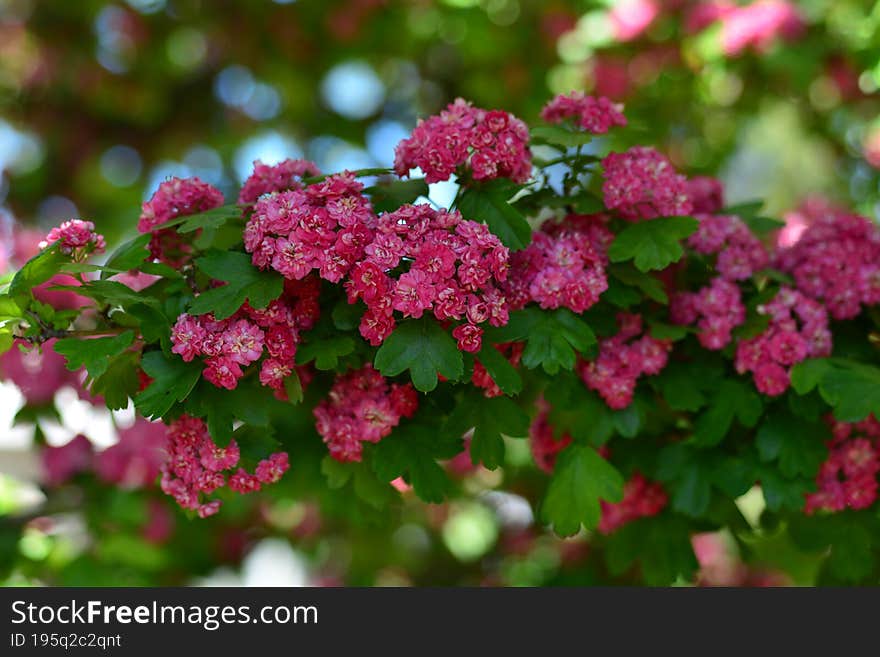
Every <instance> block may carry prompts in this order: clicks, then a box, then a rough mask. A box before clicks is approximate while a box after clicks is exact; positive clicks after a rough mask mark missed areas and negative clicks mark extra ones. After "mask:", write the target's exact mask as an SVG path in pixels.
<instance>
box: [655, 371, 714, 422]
mask: <svg viewBox="0 0 880 657" xmlns="http://www.w3.org/2000/svg"><path fill="white" fill-rule="evenodd" d="M720 372H721V370H720V368H717V367H709V366H707V365H706V363H704V362H681V361H672V362H671V363H669V365H667V366H666V367H665V368H664V369H663V371H662V372H661V373H660V374H659V375H658V376H656V377H652V379H651V383H652V385H653V386H654V387H655V388H657V389H658V390H659V391H660V394H661V395H662V396H663V399H665V400H666V403H667V404H669V407H670V408H671V409H672V410H674V411H691V412H694V411H698V410H700V409H701V408H702V407H703V406H705V405H706V404H707V403H708V401H709V399H708V393H709V392H711V391H712V390H714V389H715V387H716V386H717V384H718V379H719V377H720Z"/></svg>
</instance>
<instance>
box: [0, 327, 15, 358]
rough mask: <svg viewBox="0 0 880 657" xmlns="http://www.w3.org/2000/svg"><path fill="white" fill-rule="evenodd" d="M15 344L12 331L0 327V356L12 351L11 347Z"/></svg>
mask: <svg viewBox="0 0 880 657" xmlns="http://www.w3.org/2000/svg"><path fill="white" fill-rule="evenodd" d="M14 342H15V338H14V336H13V335H12V331H11V330H9V329H7V328H4V327H0V355H2V354H5V353H6V352H7V351H9V350H10V349H12V345H13V343H14Z"/></svg>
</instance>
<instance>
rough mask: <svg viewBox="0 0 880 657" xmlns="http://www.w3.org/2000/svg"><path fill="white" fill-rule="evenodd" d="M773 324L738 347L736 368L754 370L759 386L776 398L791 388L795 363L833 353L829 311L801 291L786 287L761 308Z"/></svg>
mask: <svg viewBox="0 0 880 657" xmlns="http://www.w3.org/2000/svg"><path fill="white" fill-rule="evenodd" d="M758 313H759V314H761V315H766V316H767V317H768V318H769V320H770V324H769V326H768V327H767V329H766V330H764V331H763V332H762V333H761V334H760V335H758V336H756V337H754V338H749V339H747V340H743V341H741V342H740V343H739V344H738V345H737V347H736V358H735V361H734V362H735V366H736V370H737V371H738V372H739V373H740V374H743V373H745V372H751V373H752V376H753V378H754V381H755V386H756V387H757V388H758V390H760V391H761V392H763V393H764V394H765V395H769V396H771V397H776V396H778V395H781V394H782V393H783V392H785V391H786V390H787V389H788V386H789V384H790V373H791V368H792V366H793V365H795V364H797V363H799V362H801V361H802V360H804V359H806V358H820V357H822V356H828V355H830V353H831V331H830V330H829V329H828V313H827V311H826V310H825V308H824V307H823V306H822V304H820V303H818V302H816V301H813V300H812V299H810V298H809V297H807V296H805V295H804V294H802V293H801V292H798V291H797V290H793V289H791V288H787V287H783V288H782V289H781V290H780V291H779V293H778V294H777V295H776V296H775V297H774V298H773V300H772V301H770V302H769V303H766V304H763V305H761V306H759V307H758Z"/></svg>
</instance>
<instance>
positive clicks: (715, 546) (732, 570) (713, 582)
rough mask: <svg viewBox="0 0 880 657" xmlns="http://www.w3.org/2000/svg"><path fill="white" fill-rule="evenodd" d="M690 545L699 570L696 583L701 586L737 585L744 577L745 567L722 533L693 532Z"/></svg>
mask: <svg viewBox="0 0 880 657" xmlns="http://www.w3.org/2000/svg"><path fill="white" fill-rule="evenodd" d="M691 545H692V546H693V548H694V555H695V556H696V557H697V563H699V564H700V571H699V573H698V574H697V583H698V584H700V585H701V586H738V585H740V584H741V583H742V582H743V580H744V579H745V577H746V570H747V569H746V567H745V565H744V564H743V563H742V562H741V561H740V560H739V558H738V557H737V556H736V554H735V553H734V552H733V550H732V548H731V546H730V545H729V543H728V541H727V540H725V537H724V534H721V533H719V532H705V533H702V534H694V535H693V536H692V537H691Z"/></svg>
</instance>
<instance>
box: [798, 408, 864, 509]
mask: <svg viewBox="0 0 880 657" xmlns="http://www.w3.org/2000/svg"><path fill="white" fill-rule="evenodd" d="M831 430H832V438H831V440H829V441H828V449H829V454H828V458H827V459H826V461H825V462H824V463H823V464H822V467H821V468H820V469H819V474H818V475H817V477H816V487H817V489H818V490H817V491H816V492H815V493H811V494H809V495H808V496H807V504H806V512H807V513H814V512H816V511H818V510H825V511H843V510H844V509H867V508H868V507H869V506H871V505H872V504H873V503H874V502H875V501H876V500H877V487H878V482H877V474H878V473H880V422H878V421H877V419H876V418H875V417H874V416H873V415H872V416H869V417H868V418H867V419H865V420H863V421H862V422H857V423H847V422H832V425H831Z"/></svg>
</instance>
